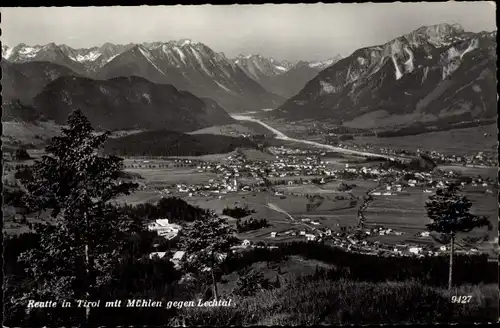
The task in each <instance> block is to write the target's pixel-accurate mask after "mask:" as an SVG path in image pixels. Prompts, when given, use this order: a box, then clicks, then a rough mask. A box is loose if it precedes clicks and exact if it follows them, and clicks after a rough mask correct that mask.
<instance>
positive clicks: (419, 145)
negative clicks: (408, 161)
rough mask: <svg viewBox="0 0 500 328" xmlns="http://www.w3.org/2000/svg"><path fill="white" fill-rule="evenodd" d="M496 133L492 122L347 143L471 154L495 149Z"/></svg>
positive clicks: (362, 139)
mask: <svg viewBox="0 0 500 328" xmlns="http://www.w3.org/2000/svg"><path fill="white" fill-rule="evenodd" d="M485 133H486V134H487V136H485V135H484V134H485ZM496 135H497V126H496V124H492V125H483V126H478V127H471V128H465V129H455V130H449V131H439V132H430V133H423V134H418V135H413V136H401V137H393V138H377V137H356V138H355V139H354V140H352V141H349V142H347V143H348V144H349V143H350V144H357V145H365V144H370V145H372V146H376V147H389V148H405V149H410V150H417V149H420V150H430V151H432V150H435V151H438V152H441V153H444V154H472V153H477V152H479V151H496V149H497V138H496Z"/></svg>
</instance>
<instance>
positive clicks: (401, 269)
mask: <svg viewBox="0 0 500 328" xmlns="http://www.w3.org/2000/svg"><path fill="white" fill-rule="evenodd" d="M291 255H300V256H303V257H305V258H308V259H314V260H318V261H322V262H324V263H328V264H332V265H334V266H335V267H334V268H333V269H330V270H328V271H326V272H325V275H326V276H328V277H330V279H334V280H337V279H342V278H347V279H350V280H355V281H371V282H385V281H403V280H407V279H415V280H418V281H420V282H421V283H423V284H426V285H431V286H446V285H447V283H448V264H449V258H448V256H432V257H422V258H417V257H381V256H375V255H367V254H357V253H351V252H347V251H345V250H343V249H341V248H337V247H333V246H329V245H326V244H320V243H316V242H303V241H301V242H291V243H281V244H279V248H276V249H268V248H253V249H251V250H249V251H247V252H244V253H240V254H239V255H238V256H236V257H233V258H230V259H228V261H226V263H225V267H224V270H225V272H228V273H229V272H232V271H236V270H240V269H242V268H244V267H247V266H250V265H251V264H252V263H255V262H260V261H277V262H279V261H282V260H285V259H286V258H287V257H288V256H291ZM453 261H454V263H453V268H454V271H453V275H454V276H453V279H454V282H455V284H456V285H462V284H479V283H484V284H488V283H496V282H497V281H498V263H496V262H495V263H493V262H488V257H487V255H485V254H481V255H463V254H456V255H455V258H454V259H453Z"/></svg>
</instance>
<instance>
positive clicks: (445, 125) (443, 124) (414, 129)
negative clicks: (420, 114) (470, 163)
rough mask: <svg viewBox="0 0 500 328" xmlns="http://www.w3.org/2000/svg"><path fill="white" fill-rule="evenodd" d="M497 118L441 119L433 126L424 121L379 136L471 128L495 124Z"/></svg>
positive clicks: (378, 134) (398, 135) (386, 136)
mask: <svg viewBox="0 0 500 328" xmlns="http://www.w3.org/2000/svg"><path fill="white" fill-rule="evenodd" d="M495 123H496V120H493V119H489V120H484V121H472V122H470V121H469V122H457V123H449V122H447V121H439V122H437V123H435V124H434V125H432V126H429V125H424V124H423V123H417V124H414V125H411V126H407V127H404V128H401V129H398V130H390V131H381V132H378V133H377V136H378V137H380V138H391V137H402V136H411V135H417V134H422V133H428V132H436V131H448V130H452V129H464V128H471V127H476V126H482V125H490V124H495Z"/></svg>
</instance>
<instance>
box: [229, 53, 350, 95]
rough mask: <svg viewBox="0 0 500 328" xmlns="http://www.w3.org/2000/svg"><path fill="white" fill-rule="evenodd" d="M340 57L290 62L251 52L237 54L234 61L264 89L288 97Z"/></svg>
mask: <svg viewBox="0 0 500 328" xmlns="http://www.w3.org/2000/svg"><path fill="white" fill-rule="evenodd" d="M341 58H342V57H341V56H340V55H337V56H335V57H334V58H331V59H328V60H324V61H316V62H306V61H299V62H295V63H291V62H288V61H278V60H276V59H274V58H272V57H271V58H266V57H263V56H261V55H259V54H251V55H246V56H245V55H240V56H238V57H237V58H235V59H234V63H235V64H236V65H238V66H239V67H240V68H241V69H242V70H243V71H244V72H245V73H246V74H247V75H248V76H250V77H251V78H252V79H254V80H255V81H257V82H258V83H259V84H260V85H262V86H263V87H264V88H265V89H266V90H269V91H271V92H273V93H276V94H278V95H280V96H283V97H285V98H290V97H292V96H294V95H296V94H297V93H298V92H299V91H300V90H301V89H302V88H303V87H304V86H305V84H306V83H307V82H308V81H309V80H311V79H312V78H314V77H315V76H316V75H317V74H318V73H319V72H320V71H322V70H323V69H325V68H327V67H329V66H331V65H333V64H335V63H336V62H337V61H339V60H340V59H341Z"/></svg>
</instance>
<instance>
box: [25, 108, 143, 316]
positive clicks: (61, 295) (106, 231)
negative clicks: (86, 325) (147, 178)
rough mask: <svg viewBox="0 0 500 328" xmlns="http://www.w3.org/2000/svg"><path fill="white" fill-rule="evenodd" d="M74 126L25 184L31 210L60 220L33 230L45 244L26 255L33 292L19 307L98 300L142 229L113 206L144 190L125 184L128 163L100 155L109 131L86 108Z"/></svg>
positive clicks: (73, 115) (53, 143)
mask: <svg viewBox="0 0 500 328" xmlns="http://www.w3.org/2000/svg"><path fill="white" fill-rule="evenodd" d="M67 125H68V127H67V128H63V129H62V135H61V136H58V137H55V138H53V139H52V140H51V143H50V144H49V145H48V146H47V147H46V152H47V155H44V156H42V157H41V158H40V159H39V160H37V161H36V162H35V164H34V165H33V168H32V173H33V174H32V178H31V179H29V180H25V181H23V186H24V187H25V191H26V195H25V202H26V204H27V205H28V207H29V208H30V209H31V210H32V211H36V212H38V213H42V212H47V211H49V212H50V216H51V219H52V223H50V224H41V223H39V224H36V225H34V226H33V228H34V230H35V231H36V233H37V234H38V235H39V236H40V247H38V248H36V249H31V250H28V251H26V252H24V253H23V254H21V256H20V260H21V261H23V262H25V264H26V266H27V271H28V272H27V274H28V276H29V277H30V278H31V288H30V290H29V292H28V293H25V294H24V295H23V297H21V298H20V299H18V300H17V301H18V302H19V303H25V302H26V301H27V300H28V299H33V300H42V301H43V300H55V301H62V300H75V299H81V300H87V299H88V300H92V299H93V298H95V297H97V294H98V291H99V288H100V287H101V286H104V285H106V284H108V283H110V281H111V279H112V277H111V274H110V273H111V272H112V269H113V268H114V267H115V266H116V265H117V264H118V263H119V262H120V259H121V256H120V255H121V252H122V248H123V246H125V244H126V243H127V240H128V238H129V237H130V235H131V233H132V232H133V230H134V229H137V228H138V227H137V226H136V225H134V224H133V223H132V221H131V220H129V219H128V217H127V216H126V215H125V214H124V213H121V214H119V215H117V211H113V208H114V207H113V205H111V204H110V201H111V200H112V199H114V198H115V197H117V196H119V195H122V194H128V193H130V191H131V190H133V189H134V188H135V187H136V186H135V185H134V184H130V183H122V182H121V181H119V179H118V177H119V174H120V172H121V170H122V168H123V161H122V159H120V158H118V157H114V156H109V157H104V156H100V155H99V153H98V150H99V148H100V147H101V146H102V145H103V143H104V142H105V141H106V139H107V137H108V135H109V133H102V134H96V133H94V130H93V128H92V126H91V124H90V123H89V121H88V120H87V119H86V117H85V116H84V115H83V114H82V113H81V112H80V111H79V110H76V111H74V112H73V113H71V114H70V116H69V118H68V122H67ZM24 306H26V304H24ZM82 315H83V313H82ZM87 317H88V312H87Z"/></svg>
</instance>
